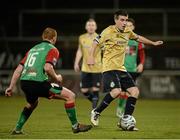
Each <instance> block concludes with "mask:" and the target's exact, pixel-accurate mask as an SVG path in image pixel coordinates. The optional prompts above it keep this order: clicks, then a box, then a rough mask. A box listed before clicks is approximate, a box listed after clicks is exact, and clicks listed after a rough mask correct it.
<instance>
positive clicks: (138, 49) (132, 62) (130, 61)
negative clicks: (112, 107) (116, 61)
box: [116, 18, 145, 118]
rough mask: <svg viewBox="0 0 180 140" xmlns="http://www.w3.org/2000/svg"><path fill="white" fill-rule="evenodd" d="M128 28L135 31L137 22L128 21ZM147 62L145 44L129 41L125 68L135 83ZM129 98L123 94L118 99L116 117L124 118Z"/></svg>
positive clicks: (130, 19)
mask: <svg viewBox="0 0 180 140" xmlns="http://www.w3.org/2000/svg"><path fill="white" fill-rule="evenodd" d="M126 26H127V27H129V28H130V29H131V30H134V29H135V21H134V19H132V18H129V19H128V20H127V25H126ZM144 62H145V52H144V44H143V43H141V42H137V41H135V40H129V41H128V46H127V47H126V56H125V62H124V66H125V67H126V70H127V71H128V72H129V74H130V75H131V77H132V78H133V80H134V81H136V79H137V77H138V76H139V75H140V74H141V73H142V71H143V66H144ZM127 98H128V96H127V94H125V93H124V94H122V95H120V96H119V99H118V107H117V111H116V115H117V116H118V117H120V118H121V117H122V116H123V114H124V110H125V106H126V100H127Z"/></svg>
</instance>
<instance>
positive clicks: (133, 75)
mask: <svg viewBox="0 0 180 140" xmlns="http://www.w3.org/2000/svg"><path fill="white" fill-rule="evenodd" d="M129 74H130V75H131V77H132V78H133V80H134V81H135V82H136V80H137V78H138V77H139V76H140V75H141V73H137V72H129Z"/></svg>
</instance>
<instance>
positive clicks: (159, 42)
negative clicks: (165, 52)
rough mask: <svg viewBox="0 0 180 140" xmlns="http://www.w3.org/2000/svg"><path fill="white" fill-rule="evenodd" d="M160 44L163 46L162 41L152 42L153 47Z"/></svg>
mask: <svg viewBox="0 0 180 140" xmlns="http://www.w3.org/2000/svg"><path fill="white" fill-rule="evenodd" d="M162 44H163V41H155V42H153V45H154V46H159V45H162Z"/></svg>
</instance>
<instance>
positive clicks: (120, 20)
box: [115, 15, 128, 30]
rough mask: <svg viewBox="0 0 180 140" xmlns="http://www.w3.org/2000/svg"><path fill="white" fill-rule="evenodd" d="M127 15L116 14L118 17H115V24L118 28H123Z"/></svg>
mask: <svg viewBox="0 0 180 140" xmlns="http://www.w3.org/2000/svg"><path fill="white" fill-rule="evenodd" d="M127 19H128V16H121V15H120V16H118V18H116V19H115V24H116V26H117V27H118V28H119V29H120V30H124V29H125V27H126V24H127Z"/></svg>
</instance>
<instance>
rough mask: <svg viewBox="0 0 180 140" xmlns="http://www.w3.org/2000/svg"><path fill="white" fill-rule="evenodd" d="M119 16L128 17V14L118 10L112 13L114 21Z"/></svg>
mask: <svg viewBox="0 0 180 140" xmlns="http://www.w3.org/2000/svg"><path fill="white" fill-rule="evenodd" d="M119 16H128V12H127V11H125V10H118V11H116V12H115V13H114V19H118V18H119Z"/></svg>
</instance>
